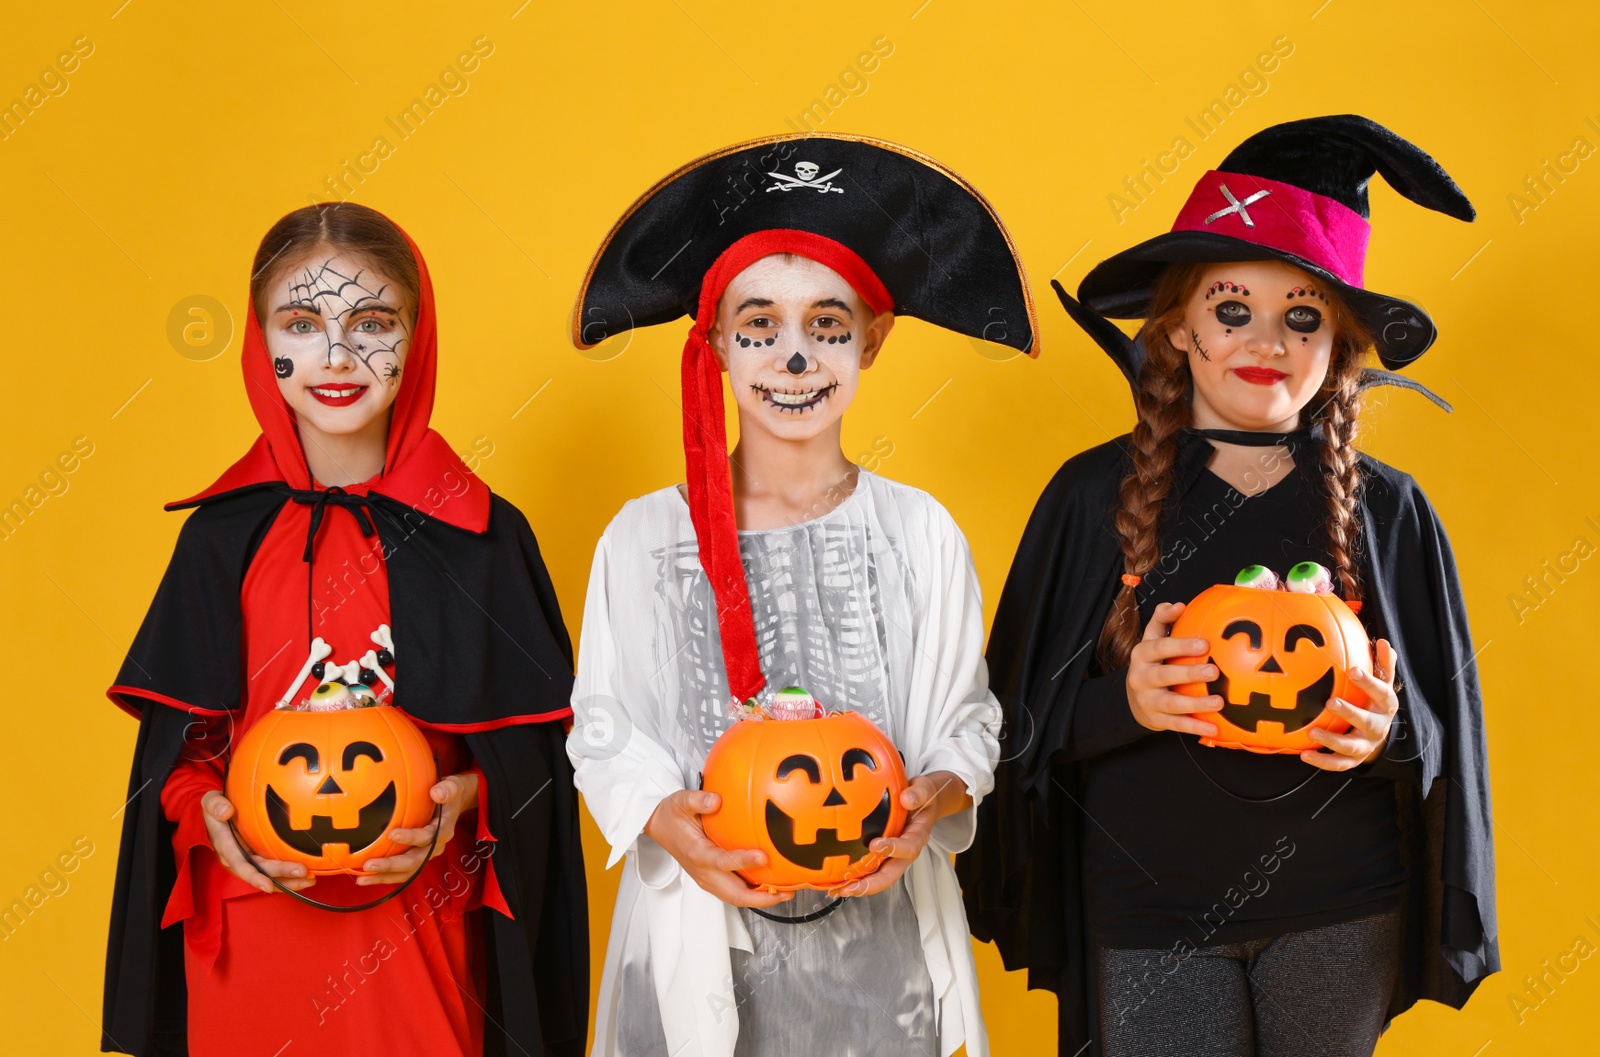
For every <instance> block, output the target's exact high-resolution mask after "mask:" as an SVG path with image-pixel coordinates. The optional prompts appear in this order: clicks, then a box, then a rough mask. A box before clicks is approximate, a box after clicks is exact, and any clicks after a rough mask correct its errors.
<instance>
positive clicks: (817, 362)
mask: <svg viewBox="0 0 1600 1057" xmlns="http://www.w3.org/2000/svg"><path fill="white" fill-rule="evenodd" d="M893 326H894V315H893V314H892V313H890V312H884V313H882V314H879V315H874V314H873V312H872V309H871V308H869V307H868V306H867V303H866V302H865V301H863V300H861V297H860V296H859V295H858V294H857V293H856V292H855V290H854V289H853V288H852V287H851V286H850V284H849V283H847V282H846V281H845V280H844V278H843V277H842V276H840V275H839V273H838V272H835V271H834V270H833V269H832V268H829V267H827V266H826V265H823V264H818V263H817V262H816V261H813V260H810V259H808V258H805V257H792V258H789V259H787V260H786V259H785V258H784V257H782V256H771V257H763V258H762V259H761V260H759V261H756V262H755V263H754V264H752V265H750V266H749V267H748V268H746V269H745V270H744V271H742V272H740V273H739V274H738V275H737V276H735V277H734V279H733V281H732V282H731V283H729V284H728V287H727V289H726V290H724V291H723V294H722V299H721V301H719V302H718V304H717V319H716V324H715V325H714V326H713V327H712V330H711V347H712V349H714V350H715V352H716V354H717V359H718V360H719V361H720V362H721V363H722V365H723V367H724V369H726V370H727V372H728V378H729V382H730V383H731V385H732V387H733V393H734V399H735V400H736V401H737V403H738V405H739V412H740V424H741V428H749V427H750V426H754V427H755V428H758V429H762V430H765V431H766V432H769V433H771V434H773V435H774V436H776V437H779V438H781V439H784V440H808V439H810V438H812V437H815V436H818V435H819V434H821V433H823V432H824V431H826V430H828V429H830V428H833V427H836V426H837V424H838V422H839V419H840V417H841V416H842V415H843V414H844V412H845V409H846V408H848V407H849V406H850V402H851V401H852V400H853V399H855V395H856V388H857V386H858V384H859V382H860V377H861V371H862V370H863V369H865V368H867V367H870V366H871V365H872V361H873V360H874V359H875V358H876V357H877V355H878V349H879V348H880V347H881V346H882V344H883V339H884V338H885V337H887V336H888V334H889V330H890V328H892V327H893Z"/></svg>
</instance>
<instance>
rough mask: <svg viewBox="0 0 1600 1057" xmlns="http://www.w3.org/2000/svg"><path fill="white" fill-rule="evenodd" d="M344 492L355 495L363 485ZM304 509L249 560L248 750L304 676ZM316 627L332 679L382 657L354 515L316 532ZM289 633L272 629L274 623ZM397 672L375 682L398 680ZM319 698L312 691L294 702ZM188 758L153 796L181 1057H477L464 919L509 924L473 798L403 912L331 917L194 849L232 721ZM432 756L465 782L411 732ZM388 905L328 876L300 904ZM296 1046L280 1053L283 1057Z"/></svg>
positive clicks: (448, 755) (292, 509) (446, 751)
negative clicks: (176, 961)
mask: <svg viewBox="0 0 1600 1057" xmlns="http://www.w3.org/2000/svg"><path fill="white" fill-rule="evenodd" d="M346 491H348V492H351V493H354V494H357V495H360V494H364V493H365V487H364V486H361V485H355V486H351V487H349V488H347V489H346ZM310 516H311V513H310V508H309V507H306V506H300V505H289V506H286V507H285V508H284V510H283V512H282V513H281V514H280V515H279V516H278V518H277V520H276V521H275V522H274V523H273V526H272V528H271V529H270V530H269V531H268V533H267V535H266V538H265V539H264V540H263V541H262V543H261V547H260V549H259V550H258V551H257V553H256V559H255V561H254V562H252V564H251V569H250V572H249V573H248V574H247V575H246V577H245V581H244V590H243V598H242V600H241V601H242V608H243V611H244V618H245V621H244V639H245V642H244V653H243V656H244V664H245V671H246V673H247V682H246V686H247V687H248V690H247V697H246V701H245V707H244V715H243V719H242V721H240V723H241V726H240V729H239V730H238V731H237V732H235V733H236V734H242V733H243V730H244V729H247V728H248V727H249V726H250V724H252V723H254V722H255V721H256V720H257V719H259V718H260V717H261V715H262V714H263V713H265V712H267V711H270V710H271V709H272V708H273V707H274V705H275V704H276V703H277V701H278V699H279V698H280V697H281V696H282V695H283V693H284V692H285V690H287V689H288V687H289V685H290V683H291V682H292V681H293V679H294V677H295V675H296V674H297V673H298V672H299V670H300V668H301V667H302V665H303V664H304V662H305V659H306V658H305V631H304V627H305V624H304V617H303V614H305V613H306V597H307V593H308V591H309V590H310V589H311V585H310V584H308V582H307V580H308V577H285V576H283V575H282V570H284V569H291V570H292V569H294V568H295V567H296V566H299V567H301V568H304V567H305V566H304V563H303V562H302V561H301V560H300V559H301V552H302V550H303V548H304V547H305V542H306V533H307V529H308V528H309V525H310ZM314 559H315V560H314V562H313V563H312V565H311V576H312V577H314V583H315V595H314V599H313V609H312V627H313V628H314V629H315V634H316V635H318V636H320V637H321V638H322V639H324V640H325V641H326V642H327V643H328V644H329V645H330V646H332V647H333V651H334V652H333V655H332V656H331V657H330V658H329V660H330V661H335V660H336V661H337V662H338V663H343V662H345V661H347V660H351V659H357V658H359V657H361V655H362V654H364V653H365V652H366V651H367V650H369V649H374V648H376V647H375V645H374V644H373V643H372V641H371V639H370V638H369V636H370V635H371V633H372V632H373V631H374V630H376V629H377V627H378V626H379V625H380V624H388V623H390V613H389V590H388V579H387V576H386V575H385V566H384V562H383V555H382V552H381V550H380V548H379V545H378V542H377V539H376V537H372V538H367V537H364V536H363V535H362V533H361V529H360V527H359V525H358V523H357V521H356V518H355V516H354V515H353V514H352V513H351V512H349V511H344V510H332V509H330V510H328V511H327V513H326V515H325V517H324V519H323V521H322V524H321V526H320V527H319V529H318V531H317V538H316V547H315V552H314ZM285 613H293V614H296V615H302V616H300V619H299V620H296V621H294V622H293V625H292V626H289V627H285V626H283V624H284V622H283V620H282V619H281V616H282V614H285ZM403 667H404V658H400V657H397V658H396V659H395V663H394V665H393V666H391V668H389V669H387V671H389V672H390V674H391V676H392V677H393V678H395V679H396V680H399V679H403V678H404V675H403V674H400V673H401V672H402V671H403ZM313 685H314V680H309V679H308V680H307V682H306V685H304V686H303V687H302V688H301V690H300V696H303V695H304V694H305V693H306V692H307V691H309V690H310V689H311V688H312V686H313ZM221 724H224V725H218V726H213V727H212V728H211V729H209V730H207V731H205V732H204V733H203V734H202V735H201V736H199V737H197V738H195V739H193V740H192V741H191V746H190V748H189V750H188V751H186V752H185V754H184V756H185V758H184V759H183V760H182V761H181V762H180V763H179V764H178V766H176V767H175V768H174V769H173V771H172V776H171V778H170V779H168V781H167V784H166V787H165V788H164V790H163V791H162V796H161V804H162V808H163V810H164V812H165V813H166V816H167V817H168V818H169V819H171V820H172V821H173V822H175V823H177V827H178V828H177V834H176V836H175V838H174V842H173V843H174V846H175V851H176V853H177V856H178V868H179V873H178V883H177V884H176V886H175V887H174V888H173V891H172V896H171V898H170V900H169V901H168V903H167V909H166V914H165V917H164V918H163V920H162V925H163V927H165V926H167V925H171V924H173V923H175V922H178V921H182V922H183V931H184V946H185V955H186V957H185V968H186V976H187V981H188V987H189V1050H190V1052H191V1053H192V1054H195V1055H196V1057H206V1055H209V1054H227V1055H230V1057H255V1055H257V1054H259V1055H261V1057H274V1055H275V1054H277V1053H278V1052H279V1051H280V1050H284V1052H285V1053H286V1054H289V1053H292V1054H293V1055H295V1057H304V1055H315V1054H328V1055H330V1057H332V1055H337V1057H350V1055H351V1054H361V1053H374V1052H390V1053H427V1054H431V1055H444V1057H449V1055H455V1054H461V1055H463V1057H465V1055H469V1054H470V1055H476V1054H479V1053H481V1052H482V1045H483V1041H482V1040H483V1011H482V1006H481V1004H480V1003H481V996H482V993H483V966H482V951H481V950H480V949H478V948H479V947H480V944H477V943H475V942H473V937H474V936H475V935H476V930H474V929H471V928H469V918H468V915H469V914H470V913H471V912H472V911H473V910H475V909H476V908H478V907H479V906H482V905H485V904H487V905H489V906H492V907H494V908H496V909H499V910H501V911H502V912H503V913H506V914H507V916H509V915H510V911H509V910H507V909H506V908H505V903H504V901H503V900H502V898H501V895H500V891H499V887H498V885H497V884H495V881H494V867H493V865H492V863H491V862H490V861H489V859H488V858H487V857H480V856H479V855H477V854H475V851H474V848H475V846H476V841H477V840H482V839H492V838H490V836H489V834H488V832H487V829H486V827H485V826H484V825H483V824H482V823H481V822H480V821H479V820H481V819H484V818H486V817H487V804H486V803H485V802H484V799H483V798H484V796H485V783H484V782H483V781H482V780H481V776H480V781H479V786H478V788H479V798H480V809H479V810H478V811H476V812H472V813H468V814H466V815H463V816H462V818H461V819H460V820H459V822H458V823H457V826H456V832H455V836H454V837H453V838H452V839H451V840H450V842H449V844H448V845H447V846H446V848H445V851H444V854H442V855H440V856H438V857H437V858H434V859H433V860H431V861H430V862H429V863H428V865H427V866H426V867H424V869H423V871H422V873H421V875H419V876H418V877H417V879H416V880H415V881H414V882H412V884H411V886H410V887H408V888H407V889H406V890H405V891H404V892H402V893H401V894H400V896H398V897H397V898H395V899H393V900H391V901H389V902H387V903H385V904H383V905H382V906H379V907H374V908H373V909H371V910H364V911H359V912H356V913H349V914H340V913H334V912H331V911H326V910H320V909H318V908H316V907H310V906H306V905H305V904H303V903H301V902H299V901H298V900H295V899H293V898H291V897H289V896H286V895H284V894H282V893H280V892H274V893H273V894H271V895H267V894H265V893H262V892H260V891H258V890H256V889H255V888H252V887H251V886H249V885H247V884H245V883H244V882H243V881H241V880H239V879H238V878H236V877H234V876H233V875H232V874H231V873H229V872H228V871H227V870H226V869H225V868H223V866H222V864H221V863H220V862H219V861H218V859H217V856H216V853H215V852H214V851H213V850H212V847H211V841H210V839H209V838H208V837H207V835H206V828H205V822H204V821H203V819H202V816H201V809H200V799H201V797H202V796H203V795H204V794H205V793H206V792H207V791H209V790H212V789H221V788H222V782H223V765H224V761H225V759H226V756H225V751H226V744H227V742H228V741H229V740H230V739H229V737H228V731H227V729H226V726H225V724H226V720H222V721H221ZM422 729H423V731H424V733H425V734H426V735H427V737H428V740H429V742H430V743H431V744H432V745H433V747H434V750H435V751H436V752H437V753H438V754H439V773H440V775H441V776H443V775H448V774H458V773H461V772H463V771H467V770H470V769H471V766H472V761H471V758H470V756H469V755H468V754H467V752H466V747H465V744H464V742H463V739H462V738H461V737H460V736H459V735H456V734H450V733H446V732H442V731H433V730H429V729H428V728H427V727H426V726H424V727H423V728H422ZM382 891H383V889H381V888H374V887H362V886H358V885H356V884H355V882H354V880H353V879H352V878H350V877H346V876H343V875H335V876H330V877H322V878H319V879H318V880H317V883H316V884H315V885H314V886H313V887H312V888H311V889H310V890H309V894H311V895H314V896H315V897H316V898H318V899H320V900H322V901H323V902H329V903H345V904H355V903H362V902H366V901H368V900H371V899H373V898H376V897H377V896H378V895H379V894H380V893H381V892H382ZM291 1042H292V1043H293V1048H292V1049H291V1050H285V1049H284V1048H285V1047H287V1046H288V1045H289V1043H291Z"/></svg>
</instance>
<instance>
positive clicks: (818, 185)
mask: <svg viewBox="0 0 1600 1057" xmlns="http://www.w3.org/2000/svg"><path fill="white" fill-rule="evenodd" d="M821 168H822V167H821V166H820V165H817V164H816V163H815V162H809V161H797V162H795V163H794V175H793V176H790V175H789V174H788V173H781V172H770V173H768V174H767V175H768V176H771V177H773V178H774V179H776V180H778V181H779V182H778V183H775V184H773V185H772V186H771V187H769V188H767V190H768V191H798V190H799V189H801V188H802V187H804V188H809V189H811V190H813V191H816V192H818V193H819V194H827V193H828V192H829V191H833V192H836V193H838V194H844V188H842V187H835V186H833V178H834V177H835V176H838V175H839V174H840V173H842V172H844V168H843V167H840V168H838V169H835V170H833V172H831V173H828V174H827V175H826V176H818V175H817V173H818V172H819V171H821Z"/></svg>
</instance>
